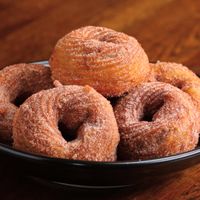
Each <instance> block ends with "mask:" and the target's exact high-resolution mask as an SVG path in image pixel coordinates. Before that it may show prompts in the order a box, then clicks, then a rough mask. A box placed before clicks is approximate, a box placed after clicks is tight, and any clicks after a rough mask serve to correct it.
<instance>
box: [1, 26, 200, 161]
mask: <svg viewBox="0 0 200 200" xmlns="http://www.w3.org/2000/svg"><path fill="white" fill-rule="evenodd" d="M49 65H50V67H45V66H43V65H40V64H15V65H12V66H8V67H5V68H4V69H3V70H1V71H0V140H1V142H4V143H9V144H11V145H13V148H15V149H17V150H21V151H25V152H28V153H34V154H38V155H43V156H49V157H57V158H64V159H73V160H89V161H116V160H145V159H154V158H160V157H165V156H170V155H174V154H178V153H182V152H186V151H190V150H193V149H194V148H196V146H197V144H198V141H199V132H200V123H199V119H200V118H199V117H200V79H199V78H198V77H197V76H196V75H195V74H194V73H193V72H192V71H190V70H189V69H188V68H187V67H185V66H183V65H181V64H176V63H169V62H157V63H150V62H149V59H148V56H147V55H146V53H145V51H144V50H143V48H142V47H141V45H140V44H139V43H138V41H137V40H136V39H135V38H134V37H131V36H128V35H126V34H124V33H121V32H116V31H114V30H111V29H108V28H103V27H94V26H87V27H82V28H79V29H77V30H74V31H72V32H70V33H68V34H67V35H65V36H64V37H63V38H61V39H60V40H59V41H58V42H57V44H56V46H55V48H54V50H53V53H52V55H51V57H50V59H49Z"/></svg>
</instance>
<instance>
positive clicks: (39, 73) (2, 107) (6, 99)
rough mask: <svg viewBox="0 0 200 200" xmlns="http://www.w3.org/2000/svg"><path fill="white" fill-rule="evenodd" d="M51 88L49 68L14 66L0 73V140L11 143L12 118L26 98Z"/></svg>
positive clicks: (41, 66) (24, 65)
mask: <svg viewBox="0 0 200 200" xmlns="http://www.w3.org/2000/svg"><path fill="white" fill-rule="evenodd" d="M50 87H53V84H52V80H51V73H50V68H47V67H44V66H43V65H38V64H37V65H36V64H16V65H11V66H8V67H5V68H4V69H2V70H1V71H0V139H1V140H2V141H5V142H6V141H8V142H9V141H11V136H12V121H13V116H14V114H15V112H16V110H17V109H18V106H19V105H20V104H21V103H22V102H23V100H25V99H26V98H27V97H29V96H30V95H32V94H33V93H35V92H38V91H40V90H42V89H48V88H50Z"/></svg>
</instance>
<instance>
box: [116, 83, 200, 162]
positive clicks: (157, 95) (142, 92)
mask: <svg viewBox="0 0 200 200" xmlns="http://www.w3.org/2000/svg"><path fill="white" fill-rule="evenodd" d="M196 109H197V108H196V107H195V105H194V103H193V100H192V99H191V97H190V96H189V95H188V94H186V93H184V92H183V91H181V90H180V89H178V88H176V87H174V86H172V85H170V84H166V83H161V82H151V83H143V84H141V85H138V86H137V87H135V88H133V90H132V91H131V92H130V93H129V94H128V95H127V96H125V97H123V98H121V99H120V100H119V101H118V103H117V105H116V106H115V108H114V112H115V117H116V120H117V123H118V127H119V132H120V143H119V158H120V159H122V160H140V159H141V160H146V159H154V158H160V157H165V156H170V155H174V154H178V153H181V152H186V151H189V150H192V149H194V148H195V147H196V145H197V143H198V137H199V134H198V131H199V124H198V118H199V115H198V114H197V113H198V112H196Z"/></svg>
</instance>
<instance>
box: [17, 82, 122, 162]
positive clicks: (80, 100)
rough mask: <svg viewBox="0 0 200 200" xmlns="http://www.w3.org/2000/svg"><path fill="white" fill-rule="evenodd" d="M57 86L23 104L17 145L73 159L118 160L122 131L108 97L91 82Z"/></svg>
mask: <svg viewBox="0 0 200 200" xmlns="http://www.w3.org/2000/svg"><path fill="white" fill-rule="evenodd" d="M57 86H58V87H57V88H54V89H50V90H45V91H41V92H39V93H37V94H34V95H32V96H31V97H30V98H28V99H27V100H26V102H25V103H24V104H23V105H22V106H20V108H19V110H18V111H17V113H16V115H15V118H14V123H13V127H14V128H13V138H14V148H16V149H20V150H23V151H26V152H32V153H35V154H40V155H46V156H50V157H57V158H67V159H74V160H93V161H114V160H116V148H117V145H118V142H119V133H118V128H117V123H116V120H115V117H114V113H113V109H112V106H111V105H110V103H109V101H107V100H106V99H105V98H104V97H103V96H102V95H100V94H99V93H97V92H96V91H95V90H94V89H92V88H91V87H89V86H85V87H83V86H76V85H68V86H59V85H58V84H57ZM59 127H62V128H60V129H59Z"/></svg>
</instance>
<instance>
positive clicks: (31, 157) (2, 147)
mask: <svg viewBox="0 0 200 200" xmlns="http://www.w3.org/2000/svg"><path fill="white" fill-rule="evenodd" d="M0 151H1V152H4V153H6V154H8V155H11V156H13V157H20V158H21V159H25V160H28V161H37V162H44V161H45V162H49V163H55V162H56V163H58V162H59V163H61V164H66V165H73V166H75V165H76V166H96V167H102V166H106V167H109V166H112V167H125V166H129V167H130V166H132V167H133V166H141V165H143V166H146V165H160V164H166V163H170V162H178V161H182V160H187V159H189V158H193V157H197V156H200V148H196V149H194V150H191V151H188V152H185V153H180V154H176V155H172V156H167V157H162V158H156V159H149V160H138V161H112V162H100V161H85V160H71V159H64V158H53V157H47V156H43V155H37V154H32V153H27V152H23V151H20V150H16V149H14V148H13V147H11V146H8V145H6V144H3V143H0Z"/></svg>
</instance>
